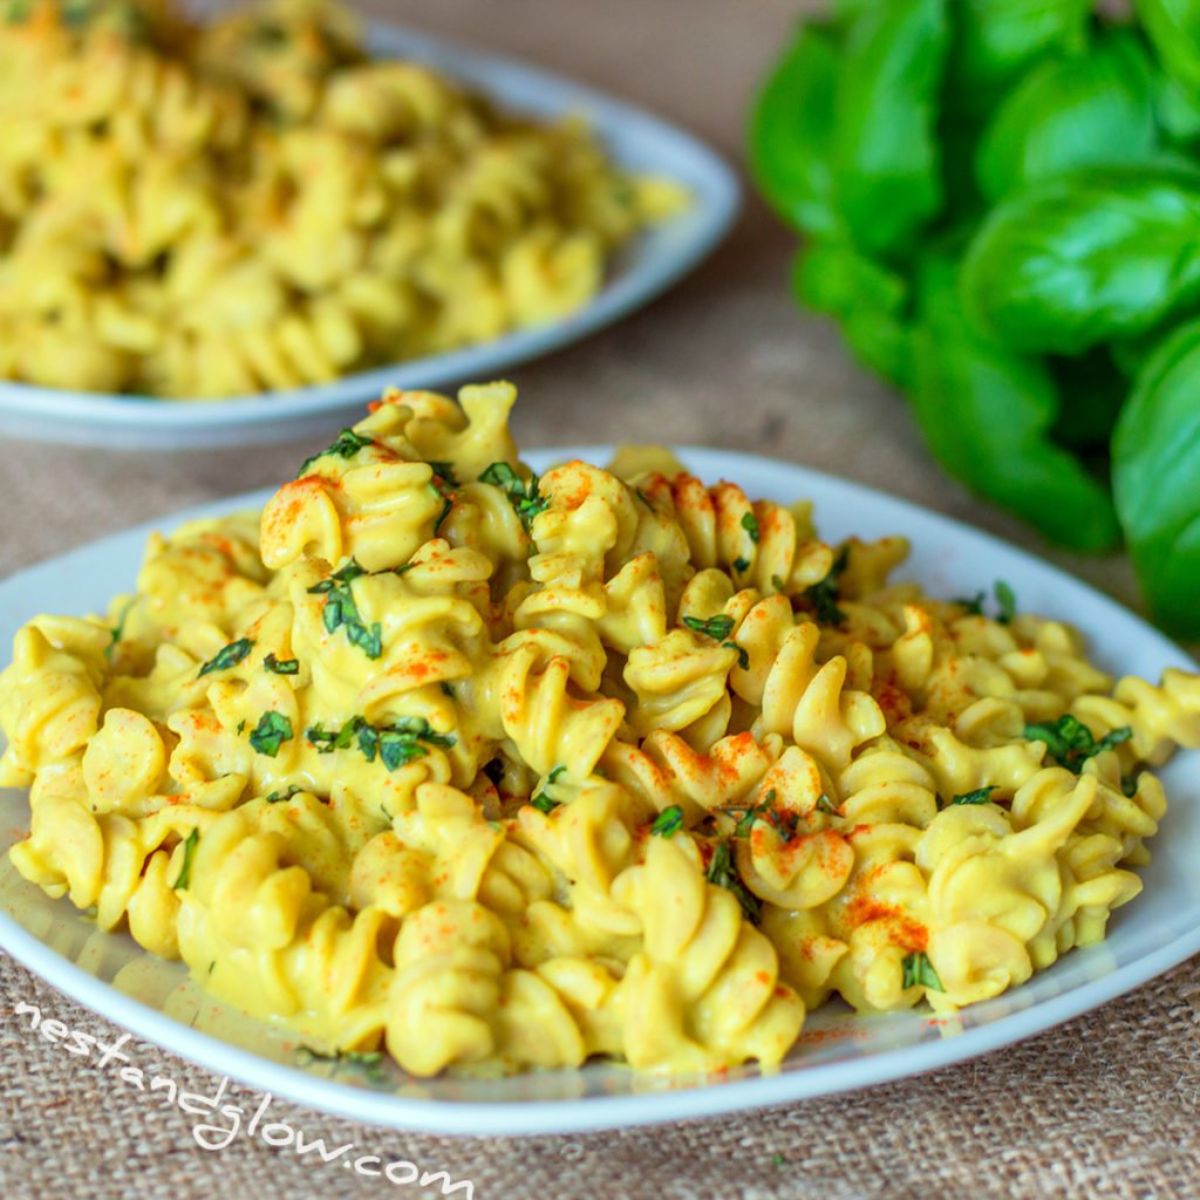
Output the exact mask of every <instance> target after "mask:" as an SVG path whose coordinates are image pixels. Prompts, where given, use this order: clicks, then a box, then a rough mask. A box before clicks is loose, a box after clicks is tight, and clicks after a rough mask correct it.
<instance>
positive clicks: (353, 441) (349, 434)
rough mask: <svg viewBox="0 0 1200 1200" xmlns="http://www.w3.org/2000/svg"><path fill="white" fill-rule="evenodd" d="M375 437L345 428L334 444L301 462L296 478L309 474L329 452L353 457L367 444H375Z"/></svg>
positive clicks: (342, 456) (339, 455)
mask: <svg viewBox="0 0 1200 1200" xmlns="http://www.w3.org/2000/svg"><path fill="white" fill-rule="evenodd" d="M374 445H375V439H374V438H369V437H363V435H362V434H361V433H355V432H354V430H353V429H343V430H342V432H341V433H339V434H338V436H337V439H336V440H335V441H334V443H333V445H332V446H327V447H326V448H325V449H324V450H322V451H321V452H320V453H319V454H314V455H312V456H311V457H309V458H306V459H305V460H304V461H303V462H302V463H301V464H300V470H299V471H297V472H296V478H297V479H299V478H301V477H302V476H304V475H307V474H308V468H309V467H311V466H312V465H313V463H315V462H316V461H317V459H319V458H324V457H325V456H326V455H327V454H336V455H337V456H338V457H339V458H353V457H354V456H355V455H356V454H357V453H358V452H359V451H360V450H362V449H364V448H365V447H366V446H374Z"/></svg>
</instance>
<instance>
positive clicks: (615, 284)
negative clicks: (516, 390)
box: [0, 22, 742, 449]
mask: <svg viewBox="0 0 1200 1200" xmlns="http://www.w3.org/2000/svg"><path fill="white" fill-rule="evenodd" d="M368 41H369V44H370V46H371V47H372V49H373V50H375V51H376V52H377V53H378V54H379V55H381V56H385V57H403V56H405V55H409V54H411V55H412V56H413V57H416V58H418V59H420V60H421V61H425V62H430V63H433V64H435V65H439V66H441V67H443V68H444V69H445V70H446V72H447V73H448V74H452V75H454V76H456V77H458V78H460V79H462V80H464V81H466V82H467V83H469V84H473V85H475V86H477V87H478V88H480V89H481V90H483V91H486V92H487V93H488V94H489V95H491V96H492V97H494V98H495V99H497V100H498V101H499V102H500V103H502V104H504V105H505V106H507V107H510V108H515V109H519V110H522V111H527V112H531V113H533V114H535V115H538V116H542V117H548V116H553V115H564V114H567V113H572V112H584V113H586V114H587V115H588V117H589V119H590V120H591V123H592V126H593V128H594V130H595V132H596V133H597V135H598V136H599V137H600V139H601V140H602V141H604V142H606V143H608V144H610V146H611V147H612V148H613V149H614V150H615V151H616V153H615V157H616V158H617V160H618V161H619V162H621V164H622V165H625V166H630V167H632V168H633V169H642V170H646V169H651V165H650V163H649V162H641V161H639V162H630V161H629V160H628V158H627V157H623V156H622V154H621V153H620V151H621V149H622V148H623V147H625V148H627V147H628V146H630V145H632V146H635V147H641V149H640V150H638V151H637V157H638V158H639V159H642V158H647V157H648V151H649V148H650V147H653V148H654V151H655V158H656V159H657V156H658V155H662V156H663V157H664V158H665V159H666V160H667V161H668V162H669V164H670V168H671V169H668V170H667V171H666V173H667V174H669V175H672V177H676V178H680V179H681V181H682V182H683V183H684V184H685V185H686V186H687V187H688V188H689V189H690V191H691V193H692V197H693V201H692V204H691V206H690V207H689V208H688V209H687V210H686V211H685V212H683V213H681V214H680V215H679V216H677V217H674V218H670V219H669V220H668V221H667V222H666V223H664V225H663V226H662V227H661V229H660V230H659V231H654V230H651V231H649V232H647V233H646V234H644V235H642V241H641V242H639V243H638V245H637V246H635V247H634V249H633V250H632V252H631V253H632V255H633V259H634V261H633V262H632V265H630V266H628V267H622V268H620V269H618V270H617V271H616V272H615V273H614V274H611V275H610V276H609V277H608V278H607V279H606V280H605V283H604V286H603V287H602V289H601V290H600V292H598V293H597V295H596V296H595V297H593V299H592V300H591V301H590V302H589V303H588V304H587V305H585V306H584V307H583V308H581V309H579V310H578V311H577V312H575V313H572V314H571V315H569V316H567V317H565V318H563V319H562V320H559V321H554V322H550V323H547V324H545V325H539V326H533V327H528V328H525V329H521V330H516V331H514V332H512V333H509V334H506V335H504V336H503V337H500V338H497V339H494V340H492V341H489V342H484V343H481V344H479V345H475V346H468V347H465V348H463V349H460V350H453V351H449V352H446V353H443V354H437V355H430V356H426V357H424V358H419V359H409V360H405V361H401V362H398V363H394V364H392V365H388V366H381V367H372V368H371V369H369V370H366V371H357V372H354V373H353V374H350V375H345V376H342V377H341V378H339V379H337V380H334V381H332V382H330V383H327V384H320V385H315V386H311V387H303V388H296V389H291V390H287V391H273V392H265V393H261V394H256V395H252V396H241V397H230V398H227V399H222V400H173V401H163V400H161V399H157V398H155V397H152V396H144V395H132V394H130V395H126V394H118V393H106V392H89V391H74V390H67V389H58V388H50V387H44V386H41V385H38V384H31V383H21V382H14V381H10V380H0V431H3V432H6V433H9V434H10V435H12V436H17V437H28V438H33V439H35V440H47V439H48V440H56V441H60V442H63V443H65V444H73V445H91V444H117V445H119V446H121V447H122V448H127V449H153V448H168V447H173V446H174V447H178V448H184V447H187V448H197V447H214V446H220V445H229V444H234V443H237V442H240V441H244V440H247V439H253V440H268V439H271V440H281V439H283V438H286V437H289V436H292V435H293V434H294V433H295V432H296V431H297V430H300V431H304V430H305V429H308V428H312V427H313V423H314V422H315V421H320V420H321V419H322V418H323V419H324V420H325V422H326V423H330V422H331V421H332V419H333V414H336V413H337V412H339V411H342V410H345V409H346V408H347V407H349V406H352V405H354V404H356V403H360V402H364V401H365V400H367V399H369V398H371V397H372V396H376V395H378V394H380V393H381V392H382V391H383V390H384V389H385V388H387V387H392V386H395V387H402V388H405V387H407V388H418V387H420V388H433V387H442V386H446V385H450V384H455V383H461V382H466V381H469V380H472V379H484V378H489V377H494V376H495V375H496V374H498V373H499V372H502V371H504V370H506V369H508V368H510V367H512V366H515V365H517V364H519V363H523V362H528V361H531V360H533V359H535V358H541V357H543V356H545V355H547V354H550V353H552V352H554V351H557V350H561V349H564V348H565V347H567V346H568V345H571V344H573V343H575V342H576V341H579V340H581V339H583V338H585V337H587V336H589V335H590V334H593V333H596V332H598V331H599V330H601V329H603V328H605V327H606V326H608V325H611V324H613V323H614V322H616V321H619V320H620V319H621V318H622V317H625V316H627V315H629V314H631V313H632V312H634V311H636V310H637V309H639V308H642V307H643V306H645V305H646V304H648V303H649V302H650V301H651V300H653V299H654V298H655V297H656V296H658V295H660V294H661V293H663V292H664V291H666V290H667V289H669V288H670V287H671V286H672V285H673V284H675V283H676V282H678V281H679V280H680V279H681V278H682V277H683V276H685V275H686V274H687V273H688V272H690V271H691V270H693V269H694V268H695V267H696V266H697V265H698V264H699V263H700V262H701V261H703V259H704V258H706V257H707V256H708V255H709V254H710V253H711V252H712V251H713V250H714V249H715V248H716V247H717V246H718V245H719V244H720V242H721V241H722V240H723V239H724V238H725V236H726V235H727V233H728V232H729V230H730V228H731V226H732V225H733V222H734V220H735V219H736V217H737V215H738V213H739V212H740V210H741V199H742V189H741V185H740V183H739V179H738V176H737V174H736V173H735V172H734V170H733V169H732V168H731V167H730V166H729V165H728V164H727V163H726V162H725V160H724V159H723V158H722V157H721V156H720V155H719V154H718V153H717V152H716V151H715V150H714V149H713V148H712V147H710V146H709V145H708V144H707V143H705V142H703V141H702V140H700V139H699V138H698V137H696V136H695V135H694V134H692V133H690V132H688V131H687V130H685V129H684V128H683V127H682V126H679V125H677V124H674V123H673V122H670V121H667V120H665V119H663V118H661V117H658V116H656V115H654V114H653V113H651V112H649V111H647V110H646V109H643V108H641V107H639V106H637V105H633V104H630V103H628V102H626V101H623V100H620V99H617V98H616V97H614V96H611V95H609V94H607V93H605V92H602V91H600V90H598V89H595V88H592V87H589V86H587V85H585V84H581V83H577V82H575V81H574V80H572V79H570V78H568V77H566V76H563V75H560V74H558V73H556V72H553V71H550V70H545V69H543V68H541V67H536V66H532V65H529V64H527V63H524V62H521V61H519V60H517V59H514V58H510V57H507V56H505V55H500V54H491V53H489V52H484V51H481V50H477V49H471V48H468V47H465V46H463V45H461V44H460V43H459V42H457V41H452V40H450V39H446V38H442V37H437V36H434V35H432V34H427V33H423V32H418V31H416V30H411V29H407V28H403V27H401V26H398V25H392V24H384V23H380V22H375V23H370V24H369V25H368ZM669 228H674V229H675V230H676V232H677V236H676V235H675V234H672V236H673V237H674V240H675V241H676V242H677V243H678V244H674V245H670V246H668V247H667V248H666V249H654V248H653V242H654V239H655V238H662V237H665V231H666V230H668V229H669ZM647 247H651V248H649V249H647Z"/></svg>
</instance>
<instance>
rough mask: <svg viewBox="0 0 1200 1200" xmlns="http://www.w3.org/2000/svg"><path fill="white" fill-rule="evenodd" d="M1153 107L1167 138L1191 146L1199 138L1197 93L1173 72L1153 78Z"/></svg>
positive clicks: (1199, 114) (1199, 121) (1199, 116)
mask: <svg viewBox="0 0 1200 1200" xmlns="http://www.w3.org/2000/svg"><path fill="white" fill-rule="evenodd" d="M1154 110H1155V114H1156V116H1157V117H1158V124H1159V126H1160V128H1161V129H1162V131H1163V133H1164V135H1165V136H1166V137H1167V139H1168V140H1169V141H1171V142H1173V143H1175V144H1177V145H1185V146H1186V145H1190V144H1191V143H1193V142H1195V141H1196V140H1197V139H1198V138H1200V92H1198V91H1197V89H1195V88H1193V87H1190V86H1189V85H1187V84H1184V83H1181V82H1180V81H1179V80H1178V79H1176V78H1175V77H1174V76H1173V75H1157V76H1156V77H1155V89H1154Z"/></svg>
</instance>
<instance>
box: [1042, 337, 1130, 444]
mask: <svg viewBox="0 0 1200 1200" xmlns="http://www.w3.org/2000/svg"><path fill="white" fill-rule="evenodd" d="M1047 366H1049V368H1050V373H1051V375H1053V376H1054V383H1055V386H1056V387H1057V389H1058V398H1059V407H1058V416H1057V417H1056V418H1055V421H1054V428H1053V429H1052V431H1051V432H1052V434H1053V436H1054V440H1055V441H1057V442H1059V443H1061V444H1062V445H1064V446H1069V447H1070V448H1071V449H1073V450H1079V451H1104V452H1107V449H1108V444H1109V442H1110V441H1111V440H1112V432H1113V429H1114V427H1115V426H1116V423H1117V417H1118V416H1119V415H1120V412H1121V408H1122V406H1123V405H1124V404H1125V401H1126V399H1127V398H1128V396H1129V379H1128V377H1127V376H1125V375H1124V374H1123V373H1122V372H1121V370H1120V368H1119V367H1118V365H1117V363H1116V361H1115V355H1114V353H1113V350H1112V348H1111V347H1108V346H1103V347H1100V346H1098V347H1096V349H1094V350H1089V351H1088V353H1087V354H1084V355H1081V356H1080V357H1078V358H1050V359H1047Z"/></svg>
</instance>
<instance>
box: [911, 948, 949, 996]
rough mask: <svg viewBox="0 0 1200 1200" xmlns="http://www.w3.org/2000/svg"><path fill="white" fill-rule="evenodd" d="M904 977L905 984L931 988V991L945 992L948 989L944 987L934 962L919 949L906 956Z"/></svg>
mask: <svg viewBox="0 0 1200 1200" xmlns="http://www.w3.org/2000/svg"><path fill="white" fill-rule="evenodd" d="M903 967H904V979H903V986H904V987H906V988H910V987H923V988H929V989H930V990H931V991H935V992H944V991H945V990H946V989H945V988H944V987H942V981H941V980H940V979H939V978H938V973H937V972H936V971H935V970H934V969H933V964H932V963H931V962H930V961H929V959H928V958H927V957H926V956H925V955H924V954H923V953H922V952H921V951H919V950H917V951H914V952H913V953H912V954H906V955H905V956H904V962H903Z"/></svg>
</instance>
